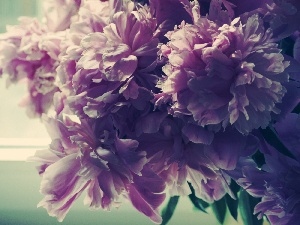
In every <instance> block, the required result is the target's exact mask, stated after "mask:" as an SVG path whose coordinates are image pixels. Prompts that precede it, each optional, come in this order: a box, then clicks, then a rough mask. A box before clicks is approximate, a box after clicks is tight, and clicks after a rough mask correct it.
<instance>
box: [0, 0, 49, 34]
mask: <svg viewBox="0 0 300 225" xmlns="http://www.w3.org/2000/svg"><path fill="white" fill-rule="evenodd" d="M38 1H43V0H0V32H3V31H5V26H6V24H16V23H17V18H18V17H19V16H20V15H22V16H36V15H38V14H39V8H38V7H37V2H38Z"/></svg>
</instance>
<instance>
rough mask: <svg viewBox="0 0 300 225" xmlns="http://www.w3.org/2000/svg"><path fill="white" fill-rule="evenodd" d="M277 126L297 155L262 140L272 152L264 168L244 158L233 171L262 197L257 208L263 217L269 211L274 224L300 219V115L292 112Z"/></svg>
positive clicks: (254, 194) (239, 181)
mask: <svg viewBox="0 0 300 225" xmlns="http://www.w3.org/2000/svg"><path fill="white" fill-rule="evenodd" d="M275 129H276V131H277V133H278V135H279V138H280V139H281V141H282V142H283V143H284V144H285V145H286V146H287V147H288V149H289V150H290V151H291V152H292V153H293V154H294V155H295V156H296V158H295V159H291V158H289V157H287V156H284V155H282V154H280V153H278V151H277V150H276V149H274V148H273V147H272V146H269V145H268V144H266V143H262V145H261V148H262V149H264V151H265V152H268V154H265V161H266V163H265V164H264V165H263V166H262V168H261V169H258V168H257V166H256V164H255V163H254V162H253V161H252V160H249V159H241V160H240V162H239V163H238V166H237V168H238V169H236V170H235V171H231V172H229V174H230V175H231V176H232V177H233V178H234V179H235V180H236V181H237V183H238V184H239V185H241V187H242V188H244V189H245V190H246V191H248V192H249V193H250V194H251V195H253V196H254V197H259V198H262V199H261V202H260V203H258V204H257V205H256V206H255V208H254V213H255V214H256V213H259V214H258V217H259V218H261V217H262V216H263V215H266V216H267V217H268V219H269V220H270V222H271V224H272V225H285V224H287V225H289V224H297V222H298V221H299V219H300V186H299V185H298V184H299V181H298V180H299V174H300V164H299V156H300V154H299V137H298V136H299V132H298V131H299V115H297V114H289V115H288V116H287V118H286V119H285V120H283V121H281V122H280V123H276V124H275ZM265 148H267V149H265Z"/></svg>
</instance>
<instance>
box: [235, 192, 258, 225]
mask: <svg viewBox="0 0 300 225" xmlns="http://www.w3.org/2000/svg"><path fill="white" fill-rule="evenodd" d="M259 201H260V199H259V198H254V197H252V196H251V195H249V194H248V193H247V192H246V191H245V190H242V191H241V192H240V197H239V209H240V213H241V217H242V220H243V222H244V225H262V224H263V220H262V219H261V220H258V219H257V216H255V215H253V211H254V207H255V205H256V204H257V203H258V202H259Z"/></svg>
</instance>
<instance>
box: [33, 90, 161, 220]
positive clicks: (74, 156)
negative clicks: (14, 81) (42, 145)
mask: <svg viewBox="0 0 300 225" xmlns="http://www.w3.org/2000/svg"><path fill="white" fill-rule="evenodd" d="M56 97H58V96H56ZM57 102H59V99H58V101H57ZM59 104H60V103H59ZM59 104H58V105H59ZM57 108H58V107H57ZM65 112H66V111H64V112H63V111H61V113H58V115H57V117H56V118H47V117H46V118H45V122H46V125H47V127H48V132H49V134H50V136H51V138H52V143H51V145H50V148H49V150H44V151H38V152H37V153H36V155H35V156H34V157H32V158H31V159H30V160H31V161H37V162H39V163H40V164H41V165H40V166H39V167H38V170H39V173H40V174H41V175H42V182H41V189H40V190H41V193H42V194H44V195H45V197H44V199H43V200H42V201H41V202H40V204H39V206H43V207H44V208H46V209H47V211H48V213H49V215H51V216H56V217H57V218H58V219H59V220H60V221H62V220H63V218H64V217H65V215H66V213H67V212H68V211H69V209H70V207H71V206H72V204H73V202H74V201H75V200H76V199H77V198H78V197H79V196H80V194H81V193H82V191H84V190H87V193H88V194H87V197H86V199H85V204H87V205H89V207H91V208H93V209H98V208H103V209H107V210H109V209H110V208H111V207H112V206H113V205H115V204H116V203H119V202H120V201H121V197H122V196H124V197H126V198H128V199H129V200H130V201H131V202H132V204H133V206H134V207H136V208H137V210H139V211H140V212H142V213H144V214H145V215H146V216H148V217H149V218H150V219H152V220H153V221H154V222H157V223H160V222H161V217H160V215H159V213H158V209H157V208H158V206H160V205H161V203H162V202H163V200H164V198H165V195H164V194H163V192H164V189H165V183H164V181H163V180H162V178H160V177H159V176H158V175H156V174H155V173H154V172H153V171H152V170H151V168H150V167H149V166H147V165H146V164H147V162H148V160H147V158H146V157H145V156H146V153H145V152H143V151H137V148H138V145H139V143H138V141H136V140H133V139H129V138H126V139H124V138H119V137H118V133H117V131H116V129H115V126H114V124H113V120H112V119H110V118H109V117H107V118H101V119H98V120H79V121H80V122H79V121H77V120H78V119H76V122H75V121H74V120H72V117H74V116H72V117H69V116H64V115H65ZM151 182H152V183H151ZM150 183H151V185H149V184H150ZM117 205H119V204H117Z"/></svg>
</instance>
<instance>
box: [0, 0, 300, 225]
mask: <svg viewBox="0 0 300 225" xmlns="http://www.w3.org/2000/svg"><path fill="white" fill-rule="evenodd" d="M250 2H251V3H250ZM44 8H45V15H44V20H43V22H38V21H37V20H36V19H31V18H21V20H20V25H17V26H11V27H8V29H7V32H6V33H5V34H2V35H1V36H0V72H1V73H5V74H8V75H9V79H10V81H19V80H20V79H23V78H26V79H27V80H28V87H29V97H28V98H27V100H26V102H25V105H26V106H28V108H29V112H30V114H31V115H36V116H42V118H43V121H44V123H45V125H46V127H47V129H48V132H49V135H50V137H51V139H52V143H51V144H50V146H49V149H47V150H41V151H37V153H36V154H35V156H33V157H31V158H30V160H31V161H35V162H39V164H40V165H39V167H38V171H39V173H40V175H41V176H42V182H41V188H40V191H41V193H42V194H44V195H45V197H44V199H43V200H42V201H41V202H40V203H39V205H40V206H42V207H44V208H46V209H47V211H48V213H49V215H51V216H56V217H57V218H58V220H60V221H62V220H63V219H64V217H65V216H66V214H67V212H68V211H69V209H70V207H71V206H72V204H73V202H74V201H75V200H76V199H77V198H78V197H79V196H80V195H81V193H82V192H83V191H86V192H87V195H86V198H85V204H87V205H88V206H89V207H90V208H92V209H98V208H103V209H108V210H109V209H110V208H111V207H113V206H118V205H119V202H120V200H121V198H125V199H127V200H129V201H130V202H131V203H132V205H133V206H134V207H135V208H136V209H137V210H138V211H140V212H142V213H143V214H145V215H146V216H147V217H149V218H150V219H151V220H152V221H153V222H155V223H161V221H162V218H161V216H160V214H159V211H158V209H159V206H160V205H161V204H162V203H163V201H164V199H165V194H166V193H169V194H170V195H171V196H175V195H180V196H186V195H189V194H191V189H190V187H191V186H192V187H193V190H194V191H195V195H196V197H198V198H200V199H202V200H204V201H206V202H208V203H212V202H214V201H216V200H220V199H222V198H223V197H224V196H225V194H229V195H230V196H232V198H236V197H237V196H235V193H233V192H232V190H231V188H230V183H231V182H233V180H234V181H235V182H237V183H238V184H239V185H240V186H241V187H242V188H243V189H245V190H246V191H247V192H249V194H251V195H252V196H254V197H257V198H261V202H260V203H259V204H257V205H256V207H255V211H254V212H255V213H259V217H260V218H261V217H262V216H263V215H265V216H267V217H268V219H269V221H270V223H271V224H278V225H279V224H280V225H284V224H295V223H296V222H294V221H298V220H299V219H300V216H299V215H300V197H299V196H300V187H299V185H298V183H297V180H299V179H300V149H299V146H300V141H299V140H300V136H299V135H300V128H299V125H300V121H299V116H298V114H297V110H294V109H295V108H296V109H297V105H298V104H299V102H300V65H299V62H297V60H298V61H299V60H300V47H299V43H300V38H299V31H300V26H299V23H298V22H297V21H298V20H297V18H299V17H300V2H299V1H297V0H280V1H279V0H254V1H247V3H245V1H239V0H199V1H197V0H193V1H188V0H150V1H147V2H146V1H143V2H142V3H138V2H137V1H130V0H81V1H80V0H47V1H45V5H44ZM298 30H299V31H298ZM287 38H288V39H289V40H291V42H292V43H293V47H294V48H293V51H292V54H288V53H286V54H284V48H283V47H281V45H279V44H278V43H283V41H284V40H286V39H287ZM293 110H294V113H292V111H293ZM295 111H296V113H295ZM267 131H268V132H271V134H273V135H275V137H276V140H277V141H278V142H279V143H280V145H278V148H276V146H275V145H274V144H272V143H273V142H272V140H270V137H268V136H267V135H265V134H266V132H267ZM272 138H273V136H272ZM282 146H283V147H282ZM282 148H283V150H282ZM257 151H259V152H260V156H261V158H262V159H264V163H263V165H262V166H261V165H259V163H257V162H256V161H255V158H254V157H252V156H253V155H254V154H255V153H257Z"/></svg>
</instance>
